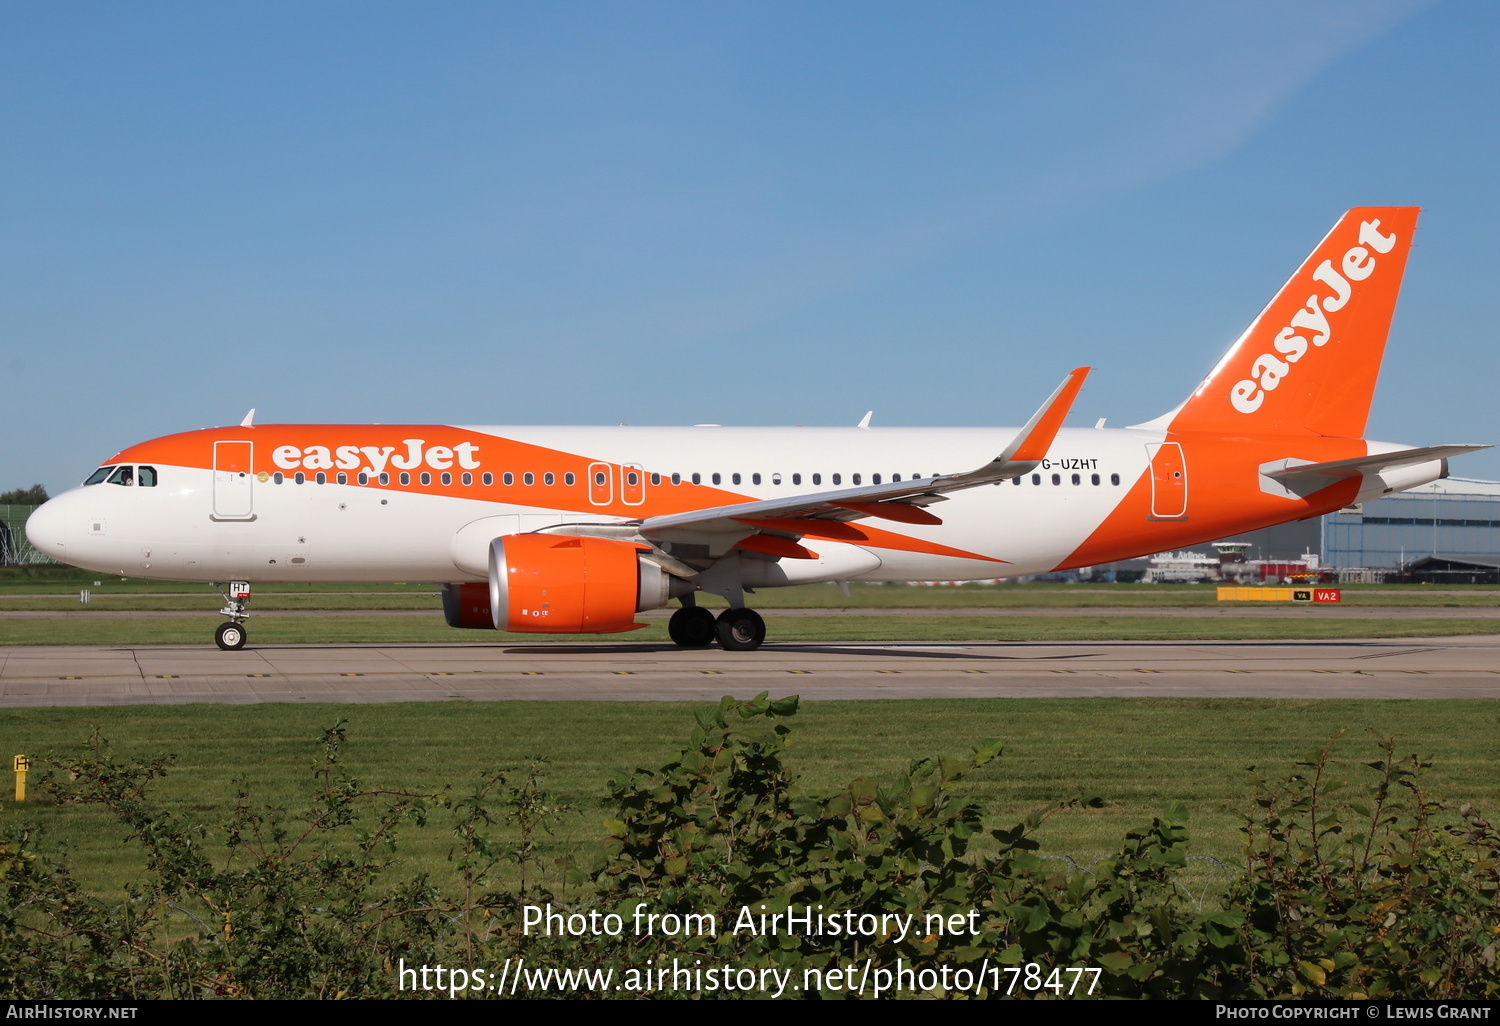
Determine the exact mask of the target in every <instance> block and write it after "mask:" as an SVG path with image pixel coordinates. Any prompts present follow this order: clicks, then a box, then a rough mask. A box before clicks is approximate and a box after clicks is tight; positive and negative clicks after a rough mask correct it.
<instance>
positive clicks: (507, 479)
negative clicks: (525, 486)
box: [503, 470, 516, 485]
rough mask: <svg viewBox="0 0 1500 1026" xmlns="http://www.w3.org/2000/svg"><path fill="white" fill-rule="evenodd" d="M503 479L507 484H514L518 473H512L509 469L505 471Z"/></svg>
mask: <svg viewBox="0 0 1500 1026" xmlns="http://www.w3.org/2000/svg"><path fill="white" fill-rule="evenodd" d="M503 480H504V481H505V483H506V484H508V485H513V484H515V483H516V475H514V474H512V473H511V472H510V471H508V470H507V471H506V472H505V476H504V478H503Z"/></svg>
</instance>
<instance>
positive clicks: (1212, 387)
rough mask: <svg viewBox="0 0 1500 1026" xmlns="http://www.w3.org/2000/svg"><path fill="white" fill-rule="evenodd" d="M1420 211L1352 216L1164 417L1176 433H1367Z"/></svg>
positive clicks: (1374, 210)
mask: <svg viewBox="0 0 1500 1026" xmlns="http://www.w3.org/2000/svg"><path fill="white" fill-rule="evenodd" d="M1417 213H1418V208H1416V207H1356V208H1355V209H1353V210H1351V211H1349V212H1348V213H1347V214H1345V215H1344V216H1343V218H1341V219H1340V220H1339V223H1338V224H1336V225H1334V228H1333V231H1331V232H1329V233H1328V235H1327V236H1325V237H1324V239H1323V241H1322V242H1320V243H1318V246H1317V248H1316V249H1314V250H1313V252H1312V255H1311V256H1309V257H1308V258H1307V260H1306V261H1304V262H1303V264H1302V266H1301V267H1299V268H1298V269H1297V273H1296V274H1294V275H1292V278H1291V280H1290V281H1288V282H1287V283H1286V284H1285V285H1284V286H1282V288H1281V291H1280V292H1278V293H1277V294H1276V298H1275V299H1273V300H1271V302H1270V304H1269V305H1268V306H1267V307H1266V308H1265V309H1264V310H1262V311H1261V313H1260V316H1259V317H1257V318H1256V319H1255V321H1254V322H1253V323H1252V324H1251V325H1250V327H1248V328H1247V329H1245V333H1244V334H1243V335H1241V336H1240V338H1239V341H1237V342H1235V344H1234V345H1233V346H1232V347H1230V350H1229V352H1228V353H1226V354H1224V358H1223V359H1222V360H1220V361H1219V365H1218V366H1217V367H1215V368H1214V369H1213V370H1212V371H1211V372H1210V373H1209V375H1208V377H1206V378H1204V379H1203V384H1201V385H1199V386H1198V388H1197V389H1196V390H1195V391H1194V392H1193V394H1192V396H1190V397H1189V398H1188V401H1187V402H1186V403H1184V404H1183V405H1182V406H1181V407H1179V408H1178V409H1177V410H1175V411H1174V412H1173V413H1171V414H1168V415H1167V417H1164V418H1162V422H1166V426H1167V427H1169V428H1170V430H1172V431H1206V432H1214V433H1216V434H1225V433H1232V434H1241V433H1247V434H1299V435H1306V434H1312V435H1327V436H1331V437H1337V438H1360V437H1363V435H1364V431H1365V421H1366V420H1367V419H1368V418H1369V414H1370V400H1371V398H1372V397H1373V396H1374V394H1375V380H1376V378H1377V377H1378V376H1379V374H1380V360H1381V357H1382V356H1383V355H1384V354H1385V340H1386V335H1387V334H1388V333H1389V331H1390V326H1391V314H1392V313H1393V312H1394V311H1395V308H1396V295H1397V293H1398V292H1399V291H1400V289H1401V276H1402V273H1403V272H1404V271H1405V270H1406V255H1407V252H1408V251H1409V250H1410V248H1411V239H1412V233H1413V232H1414V231H1415V230H1416V227H1417ZM1162 422H1157V423H1162Z"/></svg>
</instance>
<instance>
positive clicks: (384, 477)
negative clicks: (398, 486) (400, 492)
mask: <svg viewBox="0 0 1500 1026" xmlns="http://www.w3.org/2000/svg"><path fill="white" fill-rule="evenodd" d="M380 483H381V484H383V485H388V484H390V483H391V475H389V474H381V475H380Z"/></svg>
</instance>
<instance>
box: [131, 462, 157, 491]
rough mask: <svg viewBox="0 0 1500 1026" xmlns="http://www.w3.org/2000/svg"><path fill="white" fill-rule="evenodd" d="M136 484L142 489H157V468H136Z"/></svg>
mask: <svg viewBox="0 0 1500 1026" xmlns="http://www.w3.org/2000/svg"><path fill="white" fill-rule="evenodd" d="M135 483H136V486H137V487H140V488H155V487H156V468H155V467H137V468H136V479H135Z"/></svg>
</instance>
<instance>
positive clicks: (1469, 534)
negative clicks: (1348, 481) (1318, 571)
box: [1322, 477, 1500, 574]
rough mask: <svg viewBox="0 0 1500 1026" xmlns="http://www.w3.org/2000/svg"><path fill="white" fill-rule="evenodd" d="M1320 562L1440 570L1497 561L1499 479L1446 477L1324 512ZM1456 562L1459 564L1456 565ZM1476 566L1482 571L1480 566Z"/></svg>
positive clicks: (1495, 564) (1499, 554)
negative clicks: (1443, 565)
mask: <svg viewBox="0 0 1500 1026" xmlns="http://www.w3.org/2000/svg"><path fill="white" fill-rule="evenodd" d="M1322 556H1323V562H1324V563H1326V564H1329V565H1332V566H1337V567H1344V568H1356V567H1368V568H1371V569H1384V570H1389V569H1398V568H1402V567H1408V568H1410V567H1411V565H1412V564H1414V563H1417V562H1418V561H1422V560H1429V561H1436V562H1429V563H1427V564H1426V565H1427V566H1428V567H1429V568H1430V569H1431V570H1432V571H1433V572H1438V570H1440V569H1441V568H1440V567H1439V566H1438V564H1439V563H1443V562H1446V563H1450V564H1454V565H1453V566H1451V567H1449V569H1450V570H1452V571H1454V572H1462V573H1466V574H1472V573H1474V572H1476V569H1475V568H1476V567H1477V568H1485V567H1487V568H1489V569H1490V570H1492V571H1493V570H1494V569H1495V568H1497V567H1500V481H1476V480H1472V479H1469V478H1461V477H1450V478H1446V479H1444V480H1442V481H1434V482H1432V483H1431V484H1425V485H1422V486H1420V487H1418V488H1413V489H1411V490H1410V491H1406V492H1398V493H1396V494H1395V495H1385V496H1382V497H1381V498H1378V499H1371V500H1370V501H1368V502H1364V503H1361V504H1360V505H1359V506H1358V507H1356V508H1354V509H1351V510H1347V511H1344V510H1341V511H1339V512H1338V513H1330V514H1329V515H1328V516H1326V517H1324V518H1323V538H1322ZM1459 564H1462V566H1460V565H1459ZM1479 572H1482V570H1481V571H1479Z"/></svg>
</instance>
